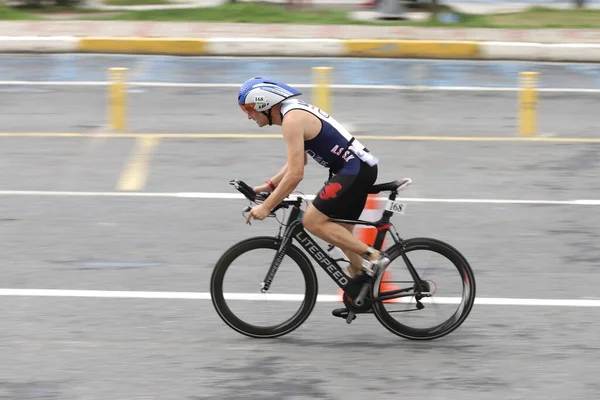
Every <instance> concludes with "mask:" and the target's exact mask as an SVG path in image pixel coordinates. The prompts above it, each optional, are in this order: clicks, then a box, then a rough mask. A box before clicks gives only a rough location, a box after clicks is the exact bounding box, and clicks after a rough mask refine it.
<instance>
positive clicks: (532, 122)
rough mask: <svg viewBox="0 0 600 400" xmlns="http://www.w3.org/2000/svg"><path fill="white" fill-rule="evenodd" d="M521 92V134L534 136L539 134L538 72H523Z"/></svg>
mask: <svg viewBox="0 0 600 400" xmlns="http://www.w3.org/2000/svg"><path fill="white" fill-rule="evenodd" d="M520 75H521V79H520V81H521V82H520V83H521V84H520V86H521V90H520V91H519V134H520V135H523V136H532V135H535V134H536V133H537V102H538V93H537V90H536V88H537V81H538V76H539V73H538V72H521V74H520Z"/></svg>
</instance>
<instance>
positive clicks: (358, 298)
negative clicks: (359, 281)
mask: <svg viewBox="0 0 600 400" xmlns="http://www.w3.org/2000/svg"><path fill="white" fill-rule="evenodd" d="M368 290H369V284H368V283H365V284H364V285H363V286H362V288H360V293H358V296H356V299H354V304H356V305H357V306H358V307H362V305H363V304H365V297H367V291H368Z"/></svg>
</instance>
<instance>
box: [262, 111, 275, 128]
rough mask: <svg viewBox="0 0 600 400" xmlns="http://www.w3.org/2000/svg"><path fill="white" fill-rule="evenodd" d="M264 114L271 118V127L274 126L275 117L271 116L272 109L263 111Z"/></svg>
mask: <svg viewBox="0 0 600 400" xmlns="http://www.w3.org/2000/svg"><path fill="white" fill-rule="evenodd" d="M262 113H263V114H265V115H266V116H267V118H269V126H271V125H273V117H272V116H271V109H270V108H269V109H268V110H267V111H263V112H262Z"/></svg>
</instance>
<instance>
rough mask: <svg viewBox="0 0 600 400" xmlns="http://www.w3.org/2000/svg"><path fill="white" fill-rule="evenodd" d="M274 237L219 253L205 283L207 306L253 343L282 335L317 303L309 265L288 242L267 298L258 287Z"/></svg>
mask: <svg viewBox="0 0 600 400" xmlns="http://www.w3.org/2000/svg"><path fill="white" fill-rule="evenodd" d="M279 246H280V242H279V240H278V239H277V238H275V237H256V238H251V239H247V240H244V241H242V242H240V243H237V244H236V245H234V246H233V247H231V248H230V249H229V250H227V251H226V252H225V254H223V256H222V257H221V258H220V259H219V260H218V262H217V264H216V265H215V268H214V270H213V273H212V276H211V281H210V293H211V298H212V303H213V305H214V307H215V309H216V311H217V313H218V315H219V317H220V318H221V319H222V320H223V321H224V322H225V323H226V324H227V325H228V326H229V327H231V328H232V329H233V330H235V331H237V332H239V333H241V334H243V335H246V336H250V337H253V338H274V337H277V336H282V335H285V334H288V333H290V332H292V331H293V330H295V329H296V328H298V327H299V326H300V325H302V323H303V322H304V321H305V320H306V319H307V318H308V316H309V315H310V313H311V312H312V310H313V308H314V306H315V303H316V301H317V291H318V288H317V276H316V273H315V271H314V269H313V267H312V264H311V263H310V261H309V260H308V259H307V257H306V256H305V255H304V253H302V252H301V251H300V250H299V249H298V248H297V247H296V246H294V245H293V244H292V243H290V244H289V245H288V247H287V249H286V254H285V256H284V257H283V259H282V261H281V265H280V266H279V268H278V269H277V271H276V273H275V275H274V276H273V277H272V278H273V280H272V283H271V287H270V288H269V290H268V292H267V293H263V292H262V290H261V289H262V283H263V282H264V280H265V279H266V278H267V274H268V273H269V268H270V266H271V263H272V261H273V259H274V257H275V255H276V253H277V251H278V249H279Z"/></svg>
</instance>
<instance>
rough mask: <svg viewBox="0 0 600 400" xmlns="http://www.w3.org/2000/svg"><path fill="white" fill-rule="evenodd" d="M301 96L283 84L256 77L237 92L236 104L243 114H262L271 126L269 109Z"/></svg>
mask: <svg viewBox="0 0 600 400" xmlns="http://www.w3.org/2000/svg"><path fill="white" fill-rule="evenodd" d="M301 94H302V93H300V92H299V91H298V90H296V89H294V88H293V87H291V86H289V85H286V84H285V83H281V82H278V81H276V80H273V79H269V78H263V77H260V76H257V77H255V78H252V79H248V80H247V81H246V82H244V83H243V84H242V87H241V88H240V91H239V92H238V104H239V106H240V108H241V109H242V110H244V112H245V113H248V112H250V111H251V110H256V111H259V112H262V113H263V114H265V115H266V116H267V118H269V125H271V123H272V120H271V108H272V107H274V106H276V105H277V104H279V103H281V102H282V101H284V100H287V99H289V98H291V97H295V96H299V95H301Z"/></svg>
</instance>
